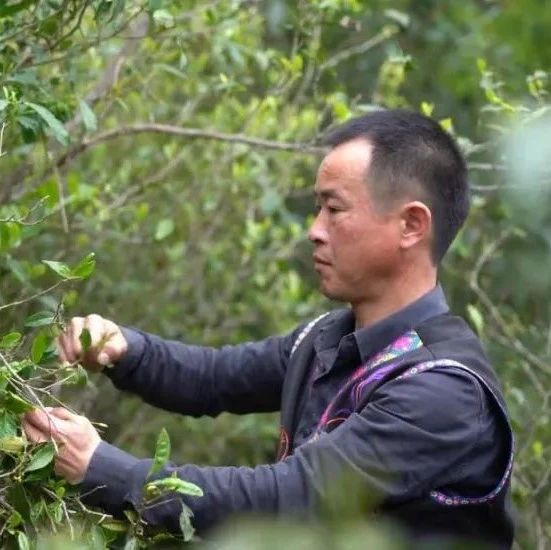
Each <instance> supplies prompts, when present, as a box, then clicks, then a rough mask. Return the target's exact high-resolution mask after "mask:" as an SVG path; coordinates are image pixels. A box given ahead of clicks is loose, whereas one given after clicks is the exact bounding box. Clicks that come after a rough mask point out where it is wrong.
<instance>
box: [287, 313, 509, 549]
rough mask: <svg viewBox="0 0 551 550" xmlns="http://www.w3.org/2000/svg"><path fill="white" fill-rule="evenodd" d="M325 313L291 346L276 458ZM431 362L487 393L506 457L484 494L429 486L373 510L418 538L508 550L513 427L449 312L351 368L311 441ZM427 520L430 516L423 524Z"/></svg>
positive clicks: (290, 427) (485, 367)
mask: <svg viewBox="0 0 551 550" xmlns="http://www.w3.org/2000/svg"><path fill="white" fill-rule="evenodd" d="M331 315H332V314H331V313H329V314H325V315H323V316H321V317H318V318H317V319H315V320H314V321H312V322H311V323H309V325H307V326H306V327H305V329H304V330H303V331H302V333H301V334H300V335H299V337H298V338H297V340H296V342H295V345H294V346H293V350H292V352H291V358H290V362H289V366H288V369H287V376H286V379H285V382H284V385H283V394H282V406H281V431H280V442H279V449H278V459H279V460H283V459H284V458H285V457H286V456H288V455H289V454H291V453H292V451H293V435H294V430H295V429H296V425H297V421H298V418H297V417H296V416H297V404H298V403H299V400H300V396H301V392H302V391H303V390H304V387H305V377H306V373H307V372H308V370H309V368H310V366H311V363H312V361H313V358H314V347H313V342H314V340H315V338H316V336H317V334H318V333H319V332H320V330H322V329H323V327H324V325H325V323H328V322H331ZM436 367H437V368H439V369H441V368H447V369H459V370H462V371H464V372H467V373H469V374H470V375H471V376H473V377H474V378H475V379H476V380H477V381H478V383H479V384H480V386H481V387H482V388H483V390H484V391H485V393H486V395H487V396H488V399H489V401H490V403H492V405H493V406H492V409H493V411H494V412H495V414H496V422H498V423H499V424H500V427H501V428H502V432H503V433H505V434H506V435H505V437H506V438H507V441H506V447H507V456H506V457H504V460H503V469H502V473H501V477H500V479H499V481H498V482H497V483H496V485H495V487H493V488H492V489H491V490H490V491H488V492H487V493H486V494H481V495H477V496H463V495H456V494H453V495H452V494H445V493H443V492H441V491H439V490H438V488H436V487H435V488H433V490H431V491H430V492H429V493H428V494H427V495H426V497H425V498H423V499H417V500H415V501H412V502H410V503H408V504H406V505H401V506H399V507H394V508H393V509H388V508H387V509H385V505H384V504H383V506H382V509H381V511H382V512H386V513H388V515H390V516H392V517H394V518H397V519H398V520H400V521H401V522H402V523H405V524H406V525H407V526H408V527H409V528H410V529H411V531H413V532H414V533H415V534H417V535H419V536H428V535H431V534H433V532H440V533H446V534H456V535H463V536H471V537H475V538H478V539H479V540H486V541H487V542H490V543H493V544H497V546H498V547H501V548H510V546H511V543H512V537H513V522H512V519H511V512H510V509H509V508H510V502H509V497H508V487H509V481H510V476H511V469H512V465H513V456H514V442H513V433H512V429H511V426H510V423H509V420H508V415H507V408H506V405H505V401H504V399H503V396H502V392H501V389H500V386H499V383H498V381H497V378H496V376H495V373H494V371H493V369H492V368H491V366H490V365H489V362H488V360H487V358H486V356H485V354H484V351H483V350H482V347H481V345H480V342H479V341H478V339H477V338H476V336H475V335H474V334H473V333H472V331H471V330H470V328H469V327H468V326H467V324H466V323H465V322H464V321H463V320H462V319H460V318H458V317H454V316H452V315H449V314H445V315H441V316H438V317H433V318H431V319H429V320H427V321H425V322H424V323H422V324H420V325H419V326H417V327H414V329H413V330H411V331H409V332H407V333H406V334H403V335H402V336H400V337H399V338H398V339H396V340H395V341H394V342H392V343H391V344H390V345H388V346H387V347H386V348H385V349H383V350H382V351H380V352H379V353H377V354H376V355H375V356H373V357H371V358H370V359H369V360H368V361H367V363H365V364H363V365H361V366H359V367H358V368H357V369H356V370H355V371H353V373H352V374H351V376H350V377H349V378H348V380H347V381H346V382H345V383H344V384H343V385H342V387H341V388H340V390H339V391H338V393H337V394H336V395H335V396H334V398H333V399H332V400H331V402H330V403H329V405H328V406H327V408H326V409H325V411H324V412H323V414H322V416H321V418H320V419H319V422H318V425H317V428H316V430H315V432H314V434H313V436H312V438H311V440H315V439H316V438H317V437H319V435H320V434H321V433H323V432H329V431H332V430H333V429H335V428H336V427H337V426H338V425H339V424H341V423H342V422H345V421H346V419H347V418H348V416H350V415H351V414H352V413H353V412H357V411H360V410H362V409H363V408H364V407H365V406H366V405H367V403H369V401H370V399H371V397H372V396H373V394H374V392H375V391H376V390H377V388H379V387H380V386H381V385H382V384H385V383H386V382H388V381H389V380H395V379H404V378H408V377H411V376H423V373H424V372H426V371H428V370H431V369H434V368H436ZM366 435H367V436H368V434H366ZM427 518H430V521H429V522H427ZM423 522H425V526H424V525H423ZM428 523H430V524H431V525H437V526H438V527H437V528H436V529H434V530H433V529H431V528H429V527H428V526H427V524H428Z"/></svg>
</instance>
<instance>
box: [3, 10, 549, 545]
mask: <svg viewBox="0 0 551 550" xmlns="http://www.w3.org/2000/svg"><path fill="white" fill-rule="evenodd" d="M550 28H551V10H550V9H549V8H548V7H547V8H546V7H545V2H542V1H541V0H524V1H523V2H513V1H509V0H501V1H498V0H495V1H492V0H462V1H461V2H457V1H452V0H438V1H437V0H423V1H413V0H394V1H390V0H389V1H383V0H379V1H376V0H372V1H367V0H365V1H362V0H311V1H286V0H270V1H269V2H268V1H266V2H262V1H255V0H213V1H204V0H203V1H199V0H197V1H192V0H78V1H77V0H48V1H46V0H27V1H23V0H19V1H16V0H13V1H7V2H3V3H2V4H0V68H1V72H0V155H1V156H0V218H1V220H0V222H1V223H0V252H1V254H0V269H1V272H2V276H1V279H0V304H3V305H0V311H2V316H1V318H0V328H1V330H2V332H1V334H7V333H10V331H16V330H19V331H22V329H23V327H24V326H25V324H26V325H27V328H26V329H24V331H25V334H24V338H23V339H22V343H21V344H20V345H19V346H18V347H16V348H13V349H12V350H11V351H10V353H11V354H12V356H11V357H12V359H13V360H15V359H16V358H17V357H18V354H19V356H21V355H25V354H28V353H29V348H30V347H32V345H33V343H34V342H35V340H36V338H37V334H39V333H41V334H46V333H47V336H48V337H51V335H52V334H51V332H48V331H49V330H50V329H48V328H44V327H45V326H46V322H42V323H41V322H40V321H38V322H37V321H36V319H37V317H36V314H39V313H41V312H50V317H52V316H54V315H56V320H58V321H60V320H63V319H68V318H69V317H70V316H73V315H84V314H88V313H92V312H93V313H99V314H101V315H103V316H105V317H108V318H110V319H112V320H114V321H116V322H118V323H120V324H125V325H130V326H136V327H139V328H141V329H144V330H147V331H151V332H154V333H158V334H160V335H162V336H164V337H167V338H175V339H179V340H182V341H185V342H190V343H198V344H203V345H212V346H219V345H222V344H227V343H237V342H242V341H246V340H255V339H260V338H263V337H265V336H268V335H272V334H280V333H284V332H285V331H288V330H291V329H292V328H294V327H295V326H296V325H297V324H298V323H300V322H304V321H305V320H308V319H310V318H313V317H315V316H317V315H318V314H320V313H322V312H324V311H326V310H327V309H328V308H333V307H337V304H331V303H328V302H327V301H326V300H325V299H324V298H323V296H321V295H320V294H319V292H318V291H317V281H316V276H315V273H314V272H313V270H312V267H311V265H310V257H311V256H310V254H311V250H310V246H309V244H308V241H307V239H306V230H307V227H308V224H309V222H310V220H311V217H312V215H313V212H314V204H313V196H312V186H313V183H314V178H315V171H316V168H317V165H318V163H319V160H320V153H319V149H318V148H317V146H318V145H319V140H320V138H321V137H322V136H323V134H324V132H325V131H326V130H327V129H328V128H330V127H331V126H333V125H335V124H338V123H339V122H342V121H344V120H346V119H348V118H349V117H352V116H355V115H358V114H360V113H364V112H367V111H370V110H372V109H376V108H381V107H407V108H412V109H417V110H420V111H422V112H424V113H425V114H427V115H430V116H432V117H434V118H435V119H436V120H438V121H440V122H441V124H442V125H443V127H444V128H445V129H446V130H448V131H449V132H451V133H452V134H453V135H454V136H455V137H456V138H457V139H458V141H459V143H460V145H461V147H462V149H463V151H464V153H465V155H466V157H467V160H468V163H469V167H470V178H471V182H472V191H473V197H472V212H471V216H470V219H469V221H468V223H467V226H466V227H465V229H464V230H463V231H462V233H461V234H460V236H459V238H458V239H457V240H456V242H455V244H454V245H453V248H452V250H451V251H450V252H449V254H448V256H447V258H446V260H445V262H444V265H443V266H442V269H441V281H442V283H443V286H444V288H445V290H446V293H447V296H448V298H449V301H450V304H451V307H452V309H453V310H454V311H455V312H457V313H458V314H460V315H463V316H465V317H466V318H467V319H468V320H469V322H470V323H471V324H472V326H473V328H474V329H475V330H476V331H477V332H478V334H479V335H480V337H481V339H482V340H483V342H484V344H485V346H486V348H487V350H488V352H489V354H490V356H491V358H492V361H493V363H494V365H495V367H496V369H497V371H498V374H499V376H500V378H501V380H502V383H503V386H504V391H505V396H506V399H507V402H508V405H509V407H510V411H511V415H512V419H513V425H514V429H515V432H516V437H517V463H516V468H515V471H514V479H513V485H512V490H513V496H514V501H515V505H516V507H517V515H518V540H517V545H518V547H519V548H538V549H544V548H549V547H551V546H549V539H550V538H551V499H550V495H551V489H550V487H551V460H550V459H551V429H550V414H551V403H550V398H551V384H550V382H551V303H550V302H549V300H548V297H549V295H550V290H551V277H550V276H549V274H550V273H551V248H550V247H551V208H550V207H549V205H550V204H551V202H550V201H551V170H550V168H549V159H550V158H551V116H550V111H549V103H548V100H549V97H548V89H549V78H548V71H549V69H550V67H551V48H550V47H549V38H548V36H549V29H550ZM92 252H93V253H95V261H96V266H95V271H94V273H93V274H91V276H89V277H87V278H79V279H77V278H72V277H69V276H63V273H61V279H60V274H59V265H58V264H55V265H57V267H58V273H54V272H53V271H52V269H49V268H48V266H47V265H45V264H44V263H42V260H49V261H57V262H62V263H63V264H66V265H68V266H75V265H76V264H78V262H79V261H80V260H82V258H83V257H85V256H86V255H87V254H89V253H92ZM61 271H62V270H61ZM56 285H57V286H56ZM52 286H55V288H53V289H52V290H50V291H48V289H49V288H50V287H52ZM44 291H47V292H44ZM4 306H6V307H4ZM31 315H35V317H34V319H35V322H34V323H33V322H32V321H31V322H30V323H29V321H28V318H29V316H31ZM44 315H45V317H43V319H46V318H47V315H48V314H47V313H45V314H44ZM50 320H51V319H50ZM41 325H42V326H41ZM31 351H32V350H31ZM35 358H36V357H35ZM39 360H40V357H39ZM53 391H54V392H55V393H56V395H57V396H58V397H59V398H61V399H63V400H64V401H66V402H68V403H70V404H71V406H72V407H73V408H74V409H75V410H77V411H79V412H80V413H83V414H86V415H87V416H89V417H90V418H91V419H93V420H97V421H101V422H104V423H106V424H107V425H108V428H107V429H106V430H105V431H104V433H103V435H104V437H105V438H107V439H108V440H109V441H112V442H114V443H116V444H117V445H119V446H121V447H123V448H124V449H125V450H127V451H129V452H132V453H134V454H136V455H137V456H140V457H146V456H150V455H151V454H152V453H153V450H154V446H155V440H156V437H157V434H158V433H159V430H160V429H161V428H162V427H166V428H167V429H168V432H169V434H170V436H171V440H172V447H173V452H172V459H173V460H174V461H175V462H180V463H185V462H193V463H198V464H212V465H232V464H235V465H238V464H239V465H253V464H258V463H265V462H269V461H272V460H273V458H274V451H275V446H276V442H277V433H278V429H277V427H278V419H277V415H250V416H246V417H237V416H231V415H222V416H220V417H219V418H217V419H214V420H213V419H210V418H204V419H199V420H197V419H188V418H180V417H177V416H175V415H170V414H168V413H163V412H160V411H157V410H154V409H152V408H150V407H148V406H146V405H144V404H142V403H141V402H140V401H139V400H138V399H136V398H133V397H130V396H121V395H120V394H119V393H117V392H116V391H115V390H114V389H113V388H112V386H111V385H110V383H109V382H108V381H107V380H106V379H104V378H103V377H102V376H101V375H94V376H90V378H89V380H88V381H87V382H86V383H85V384H84V383H81V384H80V385H79V386H78V387H71V386H69V387H64V388H60V387H58V386H56V387H54V388H53ZM359 529H360V531H358V532H357V534H356V535H355V536H357V538H358V541H363V542H365V540H366V539H365V535H364V534H363V531H361V528H359ZM303 536H307V535H306V534H305V533H304V532H301V533H298V534H297V537H298V538H297V539H290V540H302V539H301V537H303ZM312 536H313V535H312ZM336 536H337V535H336ZM309 540H310V542H309V544H312V545H313V544H315V541H314V542H312V540H314V539H309ZM350 540H351V539H350ZM235 544H236V545H235V546H231V547H232V548H246V547H247V544H250V546H249V547H251V548H253V547H256V546H254V544H253V543H250V542H249V543H246V542H243V541H241V540H238V541H237V542H236V543H235ZM305 544H306V543H305ZM374 544H375V543H374ZM381 544H383V543H381ZM227 547H228V548H230V546H229V542H228V546H227ZM305 547H306V546H305ZM312 547H314V546H312ZM316 547H319V546H316ZM334 547H340V546H338V545H337V543H336V542H335V546H334ZM344 547H345V546H343V548H344ZM346 547H347V548H348V547H350V548H351V547H352V546H346ZM355 547H358V548H359V547H360V546H359V545H358V546H355ZM373 547H377V546H373ZM380 547H381V548H383V547H384V546H380ZM389 547H390V546H389ZM392 547H393V548H396V547H398V546H397V545H394V546H392Z"/></svg>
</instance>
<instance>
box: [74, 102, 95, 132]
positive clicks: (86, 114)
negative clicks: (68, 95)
mask: <svg viewBox="0 0 551 550" xmlns="http://www.w3.org/2000/svg"><path fill="white" fill-rule="evenodd" d="M78 104H79V107H80V114H81V116H82V122H83V124H84V127H85V128H86V130H87V131H88V132H95V131H96V130H97V129H98V121H97V119H96V115H95V113H94V111H92V109H90V106H89V105H88V103H86V101H84V100H83V99H81V100H80V101H79V102H78Z"/></svg>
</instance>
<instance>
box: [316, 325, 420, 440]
mask: <svg viewBox="0 0 551 550" xmlns="http://www.w3.org/2000/svg"><path fill="white" fill-rule="evenodd" d="M422 345H423V343H422V342H421V338H419V335H418V334H417V333H416V332H415V331H414V330H411V331H409V332H406V333H405V334H403V335H402V336H400V337H399V338H398V339H396V340H395V341H394V342H392V343H391V344H389V345H388V346H387V347H386V348H384V349H383V350H381V351H380V352H379V353H377V354H375V355H374V356H373V357H372V358H371V359H369V361H367V363H365V364H364V365H361V366H360V367H358V368H357V369H356V370H355V371H354V372H353V373H352V375H351V377H350V378H349V379H348V380H347V381H346V383H345V384H344V386H343V387H342V388H341V389H340V390H339V392H338V393H337V395H336V396H335V397H334V398H333V399H332V400H331V402H330V403H329V405H328V406H327V408H326V409H325V411H324V412H323V414H322V415H321V418H320V420H319V423H318V426H317V428H316V433H317V432H319V431H323V430H324V429H326V428H327V427H328V426H329V425H331V426H332V427H336V425H337V424H340V423H341V422H343V421H344V420H346V418H348V417H349V416H350V415H351V414H352V412H353V411H354V410H355V409H356V407H357V406H358V403H359V401H360V398H361V395H362V392H363V390H364V388H365V387H366V386H367V385H368V384H370V383H371V382H374V381H376V380H380V379H381V378H382V377H383V376H385V375H386V374H387V373H388V372H389V371H391V370H393V369H394V368H396V367H397V366H398V364H397V363H396V362H392V363H390V364H389V365H387V366H386V367H382V368H380V369H378V370H377V371H375V372H373V369H375V367H378V366H379V365H382V364H383V363H386V362H387V361H392V360H393V359H398V358H399V357H401V356H402V355H404V354H406V353H408V352H410V351H413V350H416V349H418V348H420V347H421V346H422Z"/></svg>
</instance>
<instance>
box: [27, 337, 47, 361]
mask: <svg viewBox="0 0 551 550" xmlns="http://www.w3.org/2000/svg"><path fill="white" fill-rule="evenodd" d="M47 347H48V336H47V335H46V333H45V332H39V333H38V334H37V335H36V336H35V338H34V340H33V343H32V346H31V359H32V361H33V363H40V360H41V359H42V356H43V355H44V352H45V351H46V348H47Z"/></svg>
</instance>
